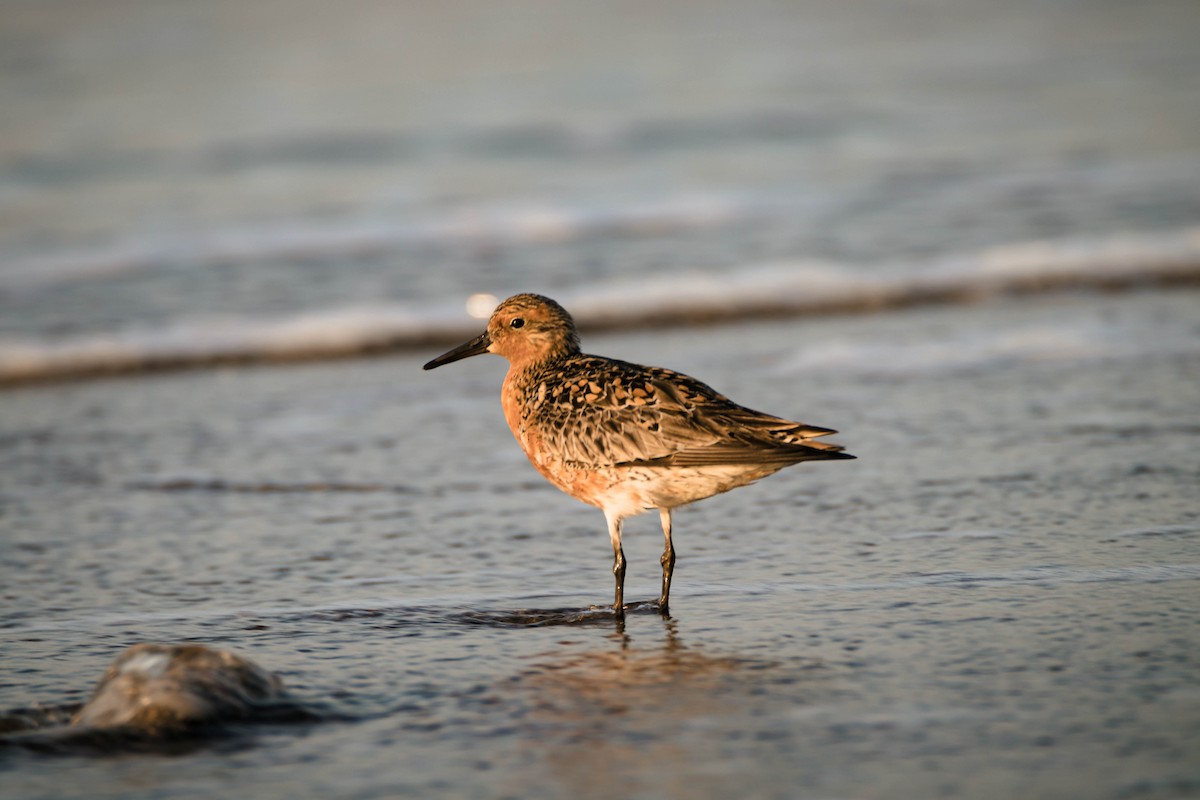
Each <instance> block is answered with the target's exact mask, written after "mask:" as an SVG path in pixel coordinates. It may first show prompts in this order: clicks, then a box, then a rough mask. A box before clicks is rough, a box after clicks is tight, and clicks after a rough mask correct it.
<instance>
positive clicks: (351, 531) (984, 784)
mask: <svg viewBox="0 0 1200 800" xmlns="http://www.w3.org/2000/svg"><path fill="white" fill-rule="evenodd" d="M1198 302H1200V294H1197V293H1195V292H1183V291H1177V292H1152V293H1143V294H1123V295H1113V296H1087V295H1080V296H1074V297H1058V298H1053V299H1051V298H1046V299H1042V300H1032V301H1023V302H1021V303H1019V304H1017V303H1012V304H1003V305H991V306H981V307H975V308H949V309H944V310H940V311H937V312H929V311H926V312H923V313H895V314H888V315H876V316H872V317H859V318H854V319H825V320H817V321H808V322H778V323H770V324H758V325H739V326H726V327H713V328H706V329H693V330H687V331H677V332H666V333H662V334H658V335H653V336H651V335H645V334H643V335H636V336H635V335H622V336H616V335H610V336H594V337H590V338H589V339H588V340H587V341H585V345H586V346H587V348H588V349H589V350H592V351H595V352H603V353H606V354H610V355H613V356H617V357H624V358H629V359H633V360H641V361H646V362H650V363H659V364H669V365H671V366H673V367H676V368H679V369H682V370H685V371H687V372H689V373H691V374H694V375H697V376H699V377H702V378H703V379H705V380H706V381H709V382H710V383H712V384H713V385H715V386H716V387H718V388H720V389H722V390H724V391H727V392H728V393H730V394H731V395H733V396H734V397H735V398H736V399H738V400H740V401H742V402H745V403H747V404H749V405H751V406H753V407H759V408H763V409H768V410H771V411H774V412H778V413H785V414H790V415H793V416H795V417H798V418H800V419H803V420H805V421H810V422H813V423H817V424H823V425H829V426H832V427H836V428H839V429H840V430H841V431H842V433H841V434H840V435H839V437H838V439H839V441H841V442H843V443H845V444H846V445H847V446H848V448H849V449H850V450H851V451H852V452H854V453H856V454H857V455H858V456H859V457H860V460H858V461H855V462H844V463H836V464H817V465H808V466H807V467H801V468H797V469H790V470H786V471H785V472H783V473H781V474H779V475H776V476H773V477H772V478H769V479H767V480H765V481H763V482H761V483H759V484H757V485H755V486H752V487H747V488H744V489H739V490H737V491H736V492H733V493H731V494H729V495H726V496H723V497H720V498H714V499H712V500H709V501H706V502H703V503H700V504H697V505H696V506H694V507H691V508H689V509H684V510H681V512H680V513H679V514H678V515H677V520H676V541H677V544H676V546H677V548H678V552H679V563H678V565H677V567H676V582H675V586H674V591H673V598H672V599H673V611H674V615H673V617H672V619H670V620H663V619H661V618H660V617H659V616H658V615H657V614H656V613H654V612H653V610H652V609H648V608H647V609H643V610H639V611H637V612H636V613H632V614H630V616H629V618H628V620H627V623H626V625H625V628H624V630H623V631H621V630H618V629H617V627H616V626H615V624H614V623H613V622H612V621H611V620H610V619H608V618H607V617H606V615H605V614H604V612H603V611H602V610H594V611H593V610H589V608H590V607H591V606H593V605H603V604H604V603H606V602H608V600H609V599H610V595H611V573H610V569H609V563H610V561H609V560H610V558H611V553H610V551H609V545H608V541H607V537H606V535H605V529H604V524H603V517H602V515H601V514H600V513H599V512H598V511H596V510H595V509H591V508H588V507H585V506H583V505H581V504H578V503H576V502H575V501H573V500H571V499H570V498H567V497H566V496H564V495H561V494H559V493H558V492H556V491H555V490H553V489H552V488H550V487H549V486H548V485H547V484H545V483H544V482H543V481H542V480H541V478H540V477H539V476H537V475H536V473H535V472H534V471H533V469H532V468H531V467H529V466H528V465H527V464H526V463H525V462H524V459H523V457H522V456H521V455H520V453H519V451H518V449H517V447H516V445H515V443H514V442H513V441H512V439H511V436H510V434H509V433H508V431H507V429H506V428H505V426H504V423H503V419H502V417H501V414H500V410H499V404H498V402H497V398H496V395H497V392H498V390H499V383H500V379H501V376H502V374H503V364H502V362H501V361H500V360H499V359H475V360H472V361H467V362H464V363H462V364H456V365H453V367H448V368H446V369H443V370H439V371H438V372H436V373H422V372H421V371H420V363H421V362H422V361H423V358H421V357H392V358H380V359H375V360H369V361H359V362H344V363H336V364H325V365H310V366H303V367H292V368H271V369H258V370H242V371H239V370H216V371H212V372H205V373H191V374H178V375H164V376H157V377H143V378H139V379H122V380H117V379H113V380H107V381H97V382H92V383H88V384H69V385H63V386H46V387H29V388H24V389H17V390H11V391H9V392H7V393H6V394H5V403H4V412H3V413H4V429H5V438H4V441H3V449H4V457H5V461H6V464H7V465H8V466H7V468H6V470H5V472H4V476H3V493H2V496H0V499H2V501H3V518H2V519H3V523H4V531H5V534H4V536H5V547H4V553H3V567H2V568H3V576H2V577H3V580H2V581H0V582H2V584H3V587H4V589H3V601H4V611H3V614H2V616H0V625H2V627H0V648H2V650H3V653H4V666H5V669H4V674H3V679H2V684H0V709H18V708H28V707H30V706H33V705H35V704H39V703H40V704H45V705H49V706H54V705H57V704H69V703H78V702H81V701H82V700H83V699H85V697H86V695H87V693H88V692H89V691H90V690H91V688H92V686H93V685H94V682H95V681H96V680H97V679H98V678H99V675H100V673H101V672H103V670H104V668H105V667H106V666H107V664H108V663H109V661H111V659H112V658H113V657H114V656H115V655H116V654H117V653H118V652H119V651H120V650H122V649H123V648H124V647H126V646H128V645H129V644H132V643H134V642H139V641H168V642H180V641H197V642H203V643H206V644H209V645H212V646H217V647H221V648H225V649H230V650H233V651H235V652H238V653H241V654H243V655H245V656H248V657H250V658H252V659H253V660H254V661H255V662H257V663H259V664H260V665H262V666H263V667H265V668H267V669H270V670H274V671H277V672H278V673H280V674H281V676H282V677H283V679H284V681H285V683H286V685H287V687H288V688H289V690H290V691H291V692H292V694H293V695H294V696H295V697H296V699H297V700H299V701H300V702H301V703H304V704H306V705H308V706H309V707H311V708H313V709H315V710H317V711H319V712H321V713H323V714H325V715H326V717H327V719H326V720H325V721H322V722H316V723H289V724H281V723H278V722H268V723H264V724H261V725H257V726H255V725H249V724H247V725H245V726H241V727H238V728H237V729H236V731H234V732H233V733H231V734H229V735H228V736H227V737H223V738H220V737H219V738H217V739H216V740H215V741H211V742H208V743H201V744H200V745H198V746H196V747H190V748H187V749H186V751H185V752H180V753H175V754H172V755H161V754H160V755H154V754H139V755H136V756H130V757H117V758H114V757H111V756H109V757H91V756H85V755H83V754H80V755H77V756H69V755H68V756H58V757H50V756H46V755H41V754H37V753H30V752H25V751H22V750H20V749H13V748H11V747H10V748H6V749H5V750H4V751H3V752H0V769H3V771H4V784H5V787H6V793H9V794H11V795H12V796H14V797H17V796H19V797H103V796H136V797H178V796H193V795H200V794H213V793H219V794H230V793H236V794H241V795H254V796H268V797H271V796H279V797H283V796H288V797H328V796H339V797H383V796H428V795H430V794H442V795H454V796H475V797H502V796H509V797H560V796H564V795H569V796H582V797H599V796H612V795H614V794H617V795H623V796H631V797H651V796H654V797H663V796H665V797H683V796H688V797H696V796H698V797H728V796H755V797H795V796H838V797H874V796H905V797H918V796H955V797H962V796H971V797H997V798H999V797H1006V798H1007V797H1012V796H1016V795H1020V796H1023V797H1078V796H1088V797H1114V798H1116V797H1153V798H1158V797H1186V796H1192V795H1194V794H1195V793H1196V792H1197V791H1200V773H1198V772H1197V770H1196V764H1197V763H1198V762H1197V757H1196V756H1197V749H1198V747H1200V684H1198V682H1197V678H1196V676H1197V672H1196V658H1197V653H1198V651H1197V639H1196V634H1195V631H1196V630H1197V623H1198V622H1200V605H1198V604H1197V602H1196V597H1197V594H1196V592H1197V587H1198V586H1200V584H1198V583H1197V581H1198V580H1200V506H1197V503H1196V492H1195V487H1196V479H1197V477H1198V476H1200V457H1198V456H1197V453H1200V449H1198V448H1197V446H1196V445H1197V439H1198V436H1200V418H1198V417H1197V414H1196V408H1198V407H1200V403H1198V401H1200V379H1198V377H1197V376H1200V330H1198V329H1197V327H1196V321H1195V314H1194V310H1195V308H1196V307H1197V303H1198ZM1100 328H1104V329H1105V330H1110V331H1114V332H1117V333H1114V336H1116V339H1117V340H1119V343H1120V346H1112V343H1111V342H1108V341H1106V340H1104V339H1103V338H1100V339H1097V337H1096V336H1095V335H1094V334H1095V332H1096V331H1097V330H1098V329H1100ZM949 332H954V334H955V335H957V336H961V337H962V340H963V346H962V350H961V351H960V353H959V355H958V358H957V359H954V360H951V361H949V362H947V361H946V359H944V358H943V357H942V355H941V348H942V347H943V346H944V342H945V340H946V337H947V335H949ZM1118 334H1119V335H1118ZM1064 338H1065V339H1067V340H1069V341H1073V342H1076V344H1077V346H1072V347H1064V346H1063V344H1062V343H1063V341H1064ZM835 342H840V343H841V345H840V346H839V347H840V349H838V348H834V346H833V343H835ZM1014 343H1015V344H1014ZM1079 343H1082V344H1087V345H1089V347H1083V346H1082V345H1081V344H1079ZM1018 345H1019V346H1018ZM898 352H899V353H904V354H906V355H907V361H905V362H903V369H899V368H898V366H897V364H896V354H897V353H898ZM626 538H627V543H626V553H627V555H628V557H629V563H630V566H629V577H628V583H627V597H629V598H630V599H633V600H639V601H641V600H648V599H650V598H652V597H653V596H654V595H655V593H656V591H657V581H658V561H657V558H658V553H659V550H660V548H661V534H660V533H659V531H658V527H657V520H656V519H654V518H653V516H644V517H639V518H635V519H634V520H632V521H631V522H630V523H629V525H628V529H627V537H626ZM51 758H54V760H48V759H51ZM51 767H54V768H53V769H51ZM60 767H66V768H65V769H60Z"/></svg>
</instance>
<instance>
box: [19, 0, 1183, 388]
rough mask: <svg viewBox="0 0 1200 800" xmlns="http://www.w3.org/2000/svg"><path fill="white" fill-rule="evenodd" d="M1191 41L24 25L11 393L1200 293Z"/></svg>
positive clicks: (1162, 30)
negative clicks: (764, 309) (931, 275)
mask: <svg viewBox="0 0 1200 800" xmlns="http://www.w3.org/2000/svg"><path fill="white" fill-rule="evenodd" d="M1198 34H1200V6H1198V5H1197V4H1196V3H1195V2H1193V0H1150V1H1149V2H1144V3H1128V2H1124V1H1123V0H1056V1H1055V2H1045V0H1015V1H1014V2H1009V3H994V2H987V0H904V1H903V2H892V1H891V0H861V2H854V3H845V2H835V1H834V0H809V1H808V2H766V1H765V0H752V1H751V2H742V3H720V2H686V3H684V2H661V3H653V4H644V3H634V2H629V3H626V2H602V3H595V2H562V1H561V0H553V1H551V0H544V1H543V0H525V1H522V2H511V3H502V4H497V3H487V2H472V1H471V0H451V1H450V2H439V3H436V4H428V3H415V2H413V3H404V2H401V3H397V2H378V1H377V0H350V1H349V2H344V3H338V4H330V3H325V2H307V1H304V0H286V1H284V0H208V1H206V2H163V1H162V0H107V1H106V2H103V3H97V2H93V1H92V0H56V2H49V3H47V2H34V1H31V0H3V2H0V107H2V108H3V109H4V112H3V114H2V115H0V254H2V255H0V366H2V367H4V368H5V369H10V368H11V369H10V371H11V370H17V372H19V371H20V370H22V369H25V370H33V372H34V373H36V372H37V370H38V369H40V368H44V369H47V370H49V371H54V370H61V371H66V372H70V371H71V370H72V369H76V368H83V369H86V368H87V364H88V363H93V362H89V361H88V358H92V359H96V358H99V359H101V361H102V360H103V358H105V357H106V356H105V353H107V354H108V355H112V353H113V347H114V341H117V340H119V342H120V344H121V347H122V348H124V351H123V352H124V353H125V357H126V358H127V359H129V360H130V361H131V363H132V362H136V361H137V353H138V352H139V351H141V350H145V351H147V352H151V351H154V350H155V348H158V349H159V350H162V349H164V348H165V349H166V350H167V351H169V352H168V353H167V355H166V356H165V357H166V358H167V359H168V360H169V359H170V358H172V357H179V358H184V359H186V358H187V357H190V356H189V354H190V355H191V356H198V357H200V358H203V357H204V356H205V354H209V353H224V354H226V355H229V354H232V355H235V356H236V355H237V354H238V353H240V352H248V351H251V350H254V348H256V347H261V345H262V340H263V338H264V337H268V336H269V337H273V338H272V342H273V343H274V346H276V347H278V348H281V349H283V350H286V349H287V348H288V347H293V348H294V349H296V350H298V351H300V352H303V350H304V348H305V347H309V346H314V347H319V346H321V345H320V342H321V341H324V342H325V344H326V345H327V344H328V341H327V340H328V339H330V338H333V339H336V338H337V337H339V336H340V337H342V339H341V340H339V341H342V342H343V343H344V342H346V341H348V342H349V343H350V347H351V348H353V346H355V342H358V343H359V344H363V343H369V342H370V341H373V339H372V337H375V338H376V339H378V337H380V336H383V337H384V338H387V340H388V341H389V342H390V343H392V344H397V343H399V344H403V343H404V341H405V337H406V336H409V337H416V338H420V333H421V328H422V327H423V326H426V327H427V326H431V325H434V324H440V323H442V322H446V323H453V325H465V324H467V322H468V318H467V316H466V310H465V301H466V299H467V298H468V297H469V296H471V295H473V294H476V293H483V294H487V295H495V296H497V297H504V296H506V295H507V294H509V293H512V292H516V291H539V292H543V293H546V294H550V295H552V296H556V297H559V298H560V299H563V300H564V301H566V300H568V299H571V298H576V297H579V298H584V297H587V296H589V295H593V294H595V293H596V292H598V291H600V290H603V291H604V297H605V302H606V303H608V304H610V306H611V307H612V308H613V309H618V310H619V309H620V308H622V307H624V306H627V305H629V304H633V303H642V304H645V305H644V308H648V309H649V311H650V313H653V309H654V304H655V303H656V302H663V303H667V302H670V300H671V295H672V294H673V293H675V292H676V291H678V290H680V289H682V288H684V287H687V286H689V285H697V282H707V283H706V284H705V285H708V286H714V287H716V289H717V291H721V290H722V287H725V286H726V284H727V283H728V282H729V281H730V279H731V278H733V277H734V276H741V278H740V284H738V285H740V286H741V290H742V291H745V292H751V293H753V292H754V291H755V289H754V287H753V286H750V287H747V286H746V282H747V281H751V282H753V278H752V276H756V275H757V276H765V277H764V278H763V280H764V284H763V286H762V287H759V290H760V291H768V292H769V291H771V287H772V286H774V285H775V284H777V283H778V282H779V281H780V280H786V279H787V277H788V276H789V275H802V274H809V273H808V272H804V271H805V270H808V271H810V272H811V271H812V270H814V269H817V268H818V267H819V270H820V274H821V275H822V280H824V281H826V282H829V281H833V282H835V283H836V282H837V281H839V280H842V281H845V282H846V285H847V286H849V287H851V288H852V287H853V286H855V285H857V284H855V283H854V282H855V281H859V280H861V279H862V278H863V277H864V276H876V277H878V276H880V275H887V276H889V279H891V280H898V281H901V282H903V281H904V280H906V279H907V278H906V276H916V275H920V274H921V271H922V270H923V269H925V268H927V267H928V265H930V264H940V265H942V268H946V265H947V264H952V265H954V268H955V269H958V270H960V271H961V272H962V273H963V274H969V273H971V272H972V271H977V270H979V269H981V268H983V267H987V268H988V269H993V270H994V269H995V268H996V266H997V265H998V264H999V265H1000V266H1001V267H1003V266H1004V264H1005V262H1006V259H1011V260H1014V261H1017V262H1020V265H1021V268H1022V269H1026V270H1028V269H1034V270H1036V268H1037V264H1036V263H1035V264H1032V265H1031V264H1030V263H1029V252H1030V250H1029V247H1030V243H1038V245H1037V247H1038V249H1037V250H1036V252H1038V253H1041V254H1043V255H1045V254H1046V253H1050V254H1051V255H1053V253H1054V252H1055V250H1056V248H1061V249H1069V250H1070V251H1071V252H1076V253H1078V252H1084V253H1092V252H1097V253H1103V252H1106V251H1113V250H1114V249H1115V250H1117V251H1119V252H1120V253H1121V259H1122V261H1123V264H1124V265H1125V267H1124V268H1128V269H1131V270H1134V271H1136V270H1137V269H1138V268H1139V260H1140V259H1143V257H1144V258H1146V259H1148V260H1153V258H1152V257H1157V256H1161V255H1162V250H1163V248H1166V249H1167V250H1170V251H1171V252H1172V253H1174V254H1175V255H1176V256H1178V255H1179V251H1180V250H1181V249H1182V250H1183V251H1185V252H1184V254H1183V257H1185V258H1187V257H1192V256H1194V255H1195V253H1196V252H1197V251H1200V245H1198V244H1197V238H1198V237H1197V235H1196V231H1195V229H1194V228H1193V227H1192V226H1195V225H1196V224H1197V223H1198V222H1200V82H1198V81H1197V80H1196V75H1200V47H1197V46H1196V42H1197V38H1198ZM1181 236H1182V237H1183V238H1180V237H1181ZM1131 237H1132V238H1131ZM1193 260H1195V259H1193ZM747 276H751V277H747ZM647 278H654V279H655V280H654V281H653V282H648V281H647ZM801 290H802V288H801ZM483 305H484V307H486V306H487V303H486V302H485V303H483ZM406 324H407V326H408V327H405V325H406ZM474 324H477V323H474ZM264 326H265V328H264ZM464 329H465V328H464ZM454 335H457V331H455V333H454ZM447 336H449V334H447ZM114 337H117V339H116V340H115V339H114ZM289 337H294V341H292V342H290V343H289V342H288V339H289ZM306 337H307V338H306ZM322 337H324V338H322ZM388 337H390V338H388ZM450 338H452V336H451V337H450ZM314 341H316V342H318V344H316V345H314V344H313V342H314ZM102 345H107V346H108V348H109V349H108V350H105V349H104V347H102ZM64 348H65V349H67V350H71V349H72V348H74V350H73V352H75V353H76V355H77V356H79V357H78V358H77V359H75V360H74V361H72V360H70V359H68V360H66V361H62V360H61V359H60V361H58V362H56V361H54V358H55V354H56V353H57V355H58V356H62V354H63V351H64ZM80 353H83V354H85V355H86V354H88V353H90V356H87V357H84V356H82V355H79V354H80ZM172 353H173V354H174V355H172ZM131 354H132V355H131ZM80 359H82V360H80ZM13 374H16V373H13Z"/></svg>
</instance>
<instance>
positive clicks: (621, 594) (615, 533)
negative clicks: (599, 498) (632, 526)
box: [604, 514, 625, 619]
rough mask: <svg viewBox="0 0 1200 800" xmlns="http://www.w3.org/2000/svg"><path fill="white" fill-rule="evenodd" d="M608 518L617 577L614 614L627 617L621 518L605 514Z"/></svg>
mask: <svg viewBox="0 0 1200 800" xmlns="http://www.w3.org/2000/svg"><path fill="white" fill-rule="evenodd" d="M604 516H605V517H606V518H607V519H608V537H609V538H610V539H612V548H613V576H614V577H615V578H616V583H617V592H616V599H615V600H614V601H613V614H615V615H616V616H617V618H618V619H624V618H625V551H624V550H622V549H621V518H620V517H616V516H609V515H608V514H605V515H604Z"/></svg>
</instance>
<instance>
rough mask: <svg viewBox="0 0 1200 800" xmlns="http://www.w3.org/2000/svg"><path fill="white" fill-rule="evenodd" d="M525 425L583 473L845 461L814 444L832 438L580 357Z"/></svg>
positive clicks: (654, 376) (632, 368)
mask: <svg viewBox="0 0 1200 800" xmlns="http://www.w3.org/2000/svg"><path fill="white" fill-rule="evenodd" d="M543 385H544V386H545V387H546V388H545V389H544V390H540V391H539V393H538V394H539V396H540V397H541V401H540V402H538V403H537V404H536V409H535V411H534V413H532V414H530V416H529V418H528V419H527V424H534V425H536V426H537V432H538V435H539V436H540V437H541V439H542V442H543V444H544V445H545V446H548V447H550V448H553V449H554V451H555V452H557V453H559V454H561V456H562V458H563V460H564V461H566V462H568V463H571V464H575V465H578V466H585V467H600V466H621V465H646V466H692V467H698V466H709V465H716V464H738V463H745V464H751V463H757V464H766V463H779V464H790V463H794V462H797V461H805V460H810V459H831V458H850V457H851V456H848V455H846V454H843V453H841V450H842V448H841V447H840V446H838V445H835V444H827V443H824V442H816V441H813V440H814V439H815V438H817V437H819V436H825V435H828V434H830V433H835V431H833V430H830V429H829V428H820V427H816V426H813V425H805V424H803V423H799V422H793V421H791V420H786V419H782V418H780V417H774V416H771V415H768V414H761V413H759V412H757V411H752V410H751V409H748V408H745V407H743V406H739V405H738V404H736V403H734V402H732V401H731V400H729V398H727V397H725V396H724V395H722V394H720V393H718V392H716V391H714V390H713V389H712V388H711V387H709V386H707V385H706V384H704V383H701V382H700V381H697V380H695V379H694V378H690V377H688V376H686V375H682V374H680V373H677V372H672V371H671V370H666V369H660V368H655V367H641V366H638V365H635V364H628V363H626V362H622V361H615V360H612V359H603V358H597V357H592V356H580V357H579V358H577V359H574V360H573V361H572V362H570V363H569V365H567V367H566V368H564V369H563V370H562V371H559V372H558V373H557V374H556V375H555V376H554V379H553V380H549V381H545V382H544V384H543Z"/></svg>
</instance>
